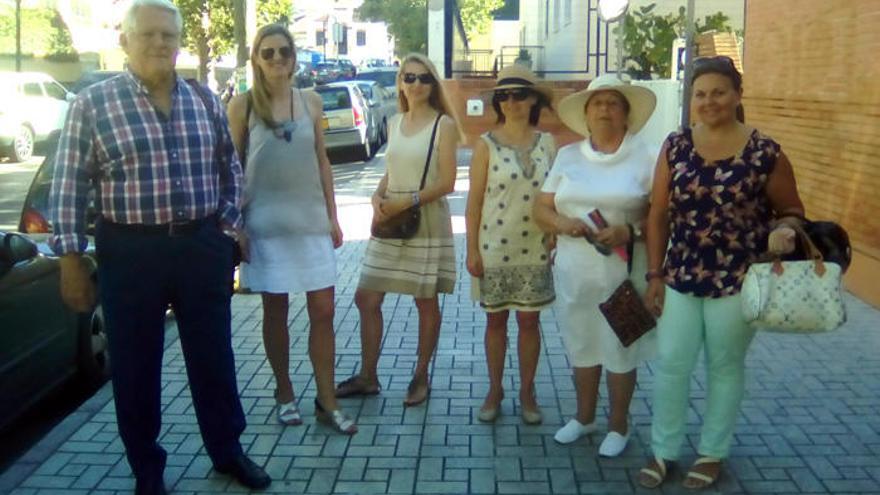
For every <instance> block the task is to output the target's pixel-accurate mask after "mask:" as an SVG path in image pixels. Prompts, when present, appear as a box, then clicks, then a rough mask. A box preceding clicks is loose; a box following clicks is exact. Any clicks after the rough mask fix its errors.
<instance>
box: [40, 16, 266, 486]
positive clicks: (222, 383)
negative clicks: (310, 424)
mask: <svg viewBox="0 0 880 495" xmlns="http://www.w3.org/2000/svg"><path fill="white" fill-rule="evenodd" d="M181 29H182V18H181V15H180V12H179V11H178V9H177V7H175V6H174V4H173V3H171V2H170V1H168V0H134V1H133V2H132V4H131V6H130V7H129V10H128V12H127V14H126V16H125V20H124V21H123V33H122V35H121V37H120V42H121V45H122V48H123V49H124V50H125V52H126V54H127V55H128V64H129V70H128V71H127V72H126V73H124V74H122V75H120V76H117V77H115V78H113V79H110V80H108V81H105V82H102V83H98V84H96V85H94V86H91V87H90V88H88V89H87V90H86V91H85V92H84V93H83V94H81V96H80V97H78V98H77V100H76V101H75V102H74V103H73V105H72V106H71V109H70V113H69V115H68V118H67V122H66V124H65V126H64V130H63V132H62V135H61V140H60V142H59V145H58V154H57V166H56V171H55V178H54V183H53V187H52V196H51V204H52V216H53V222H54V225H55V236H54V239H53V243H54V244H53V247H54V249H55V250H56V252H57V253H58V254H60V255H61V256H62V258H61V286H62V296H63V298H64V300H65V302H66V303H67V304H68V305H69V306H71V307H72V308H74V309H76V310H79V311H83V310H85V309H88V308H90V307H91V306H92V305H93V304H94V299H95V288H94V285H93V283H92V281H91V280H90V279H89V277H88V275H87V272H86V271H85V270H84V268H83V266H84V265H83V264H82V260H81V253H82V251H83V250H84V249H85V247H86V245H87V241H86V237H85V235H84V233H85V228H86V226H85V212H86V206H87V199H88V195H89V191H90V189H92V188H95V189H97V200H96V206H97V208H98V210H99V212H100V215H99V220H98V222H97V230H96V236H95V243H96V247H97V256H98V286H99V287H100V300H101V304H102V306H103V310H104V315H105V317H106V322H107V326H108V335H109V341H110V358H111V361H112V363H113V365H112V368H113V375H112V378H113V392H114V398H115V402H116V416H117V422H118V424H119V434H120V437H121V438H122V441H123V443H124V444H125V449H126V455H127V456H128V461H129V464H130V465H131V468H132V472H133V473H134V475H135V478H136V493H145V494H146V493H165V486H164V482H163V477H162V476H163V475H162V473H163V471H164V468H165V461H166V453H165V450H163V449H162V447H161V446H160V445H159V443H158V435H159V430H160V426H161V410H160V409H161V406H160V394H161V380H160V378H161V370H162V351H163V337H164V321H165V310H166V308H167V307H168V305H169V304H171V306H172V308H173V309H174V313H175V315H176V317H177V322H178V329H179V332H180V341H181V345H182V347H183V353H184V358H185V361H186V369H187V374H188V376H189V383H190V388H191V390H192V397H193V405H194V406H195V413H196V417H197V418H198V422H199V427H200V429H201V432H202V438H203V440H204V443H205V448H206V450H207V452H208V455H209V456H210V457H211V460H212V461H213V463H214V468H215V470H216V471H218V472H220V473H225V474H230V475H232V476H233V477H234V478H235V479H237V480H238V481H239V482H240V483H242V484H243V485H245V486H247V487H249V488H257V489H259V488H265V487H266V486H268V485H269V484H270V482H271V480H270V478H269V476H268V475H266V473H265V471H263V469H262V468H260V467H259V466H257V465H256V464H255V463H254V462H253V461H251V460H250V459H249V458H248V457H247V456H245V455H244V453H243V450H242V447H241V444H240V442H239V436H240V435H241V433H242V432H243V431H244V428H245V417H244V412H243V410H242V407H241V402H240V399H239V396H238V389H237V385H236V379H235V363H234V357H233V353H232V344H231V314H230V301H231V297H232V274H233V269H234V252H235V249H236V248H237V246H236V239H235V232H236V231H237V229H238V228H239V227H240V224H241V212H240V211H239V205H240V195H241V177H242V173H241V165H240V164H239V162H238V159H237V157H236V155H235V149H234V147H233V144H232V141H231V139H230V136H229V131H228V127H227V122H226V118H225V116H224V114H223V111H222V107H221V105H220V102H219V100H218V99H217V98H216V97H214V96H213V95H212V94H210V93H209V92H208V91H207V89H205V88H203V87H201V86H198V85H196V84H188V83H187V82H186V81H184V80H183V79H181V78H180V77H178V76H177V74H176V72H175V62H176V58H177V53H178V49H179V45H180V34H181Z"/></svg>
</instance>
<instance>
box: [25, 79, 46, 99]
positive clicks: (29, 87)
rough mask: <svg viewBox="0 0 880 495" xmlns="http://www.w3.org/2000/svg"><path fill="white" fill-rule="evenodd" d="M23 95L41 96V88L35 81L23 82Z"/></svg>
mask: <svg viewBox="0 0 880 495" xmlns="http://www.w3.org/2000/svg"><path fill="white" fill-rule="evenodd" d="M24 95H25V96H43V90H42V89H41V88H40V83H36V82H29V83H24Z"/></svg>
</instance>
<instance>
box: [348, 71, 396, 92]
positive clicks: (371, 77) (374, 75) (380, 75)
mask: <svg viewBox="0 0 880 495" xmlns="http://www.w3.org/2000/svg"><path fill="white" fill-rule="evenodd" d="M355 79H359V80H361V81H376V82H377V83H379V84H381V85H382V86H385V87H386V88H393V87H394V86H395V85H396V84H397V72H393V71H375V72H359V73H358V75H357V76H356V77H355Z"/></svg>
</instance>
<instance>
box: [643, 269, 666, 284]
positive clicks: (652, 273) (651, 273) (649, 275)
mask: <svg viewBox="0 0 880 495" xmlns="http://www.w3.org/2000/svg"><path fill="white" fill-rule="evenodd" d="M654 278H663V274H662V273H660V270H648V271H647V272H645V282H650V281H651V279H654Z"/></svg>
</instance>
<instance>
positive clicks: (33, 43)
mask: <svg viewBox="0 0 880 495" xmlns="http://www.w3.org/2000/svg"><path fill="white" fill-rule="evenodd" d="M0 53H4V54H11V55H14V54H15V7H14V6H13V5H3V4H0ZM21 53H22V55H25V56H38V57H46V58H48V59H50V60H57V61H75V60H79V56H78V54H77V53H76V50H75V49H74V48H73V38H71V36H70V29H68V27H67V24H65V23H64V19H62V18H61V15H60V14H59V13H58V11H57V10H54V9H45V8H38V9H28V8H22V9H21Z"/></svg>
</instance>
